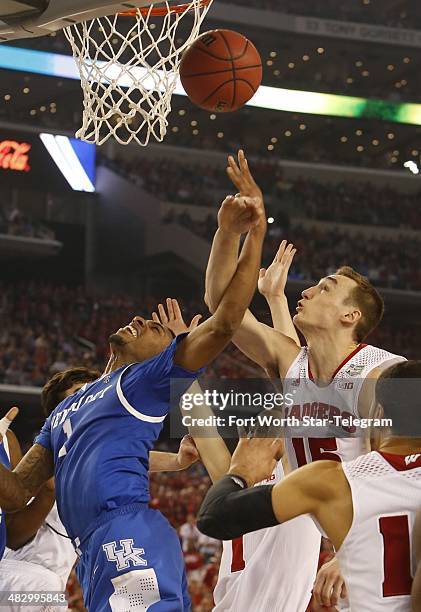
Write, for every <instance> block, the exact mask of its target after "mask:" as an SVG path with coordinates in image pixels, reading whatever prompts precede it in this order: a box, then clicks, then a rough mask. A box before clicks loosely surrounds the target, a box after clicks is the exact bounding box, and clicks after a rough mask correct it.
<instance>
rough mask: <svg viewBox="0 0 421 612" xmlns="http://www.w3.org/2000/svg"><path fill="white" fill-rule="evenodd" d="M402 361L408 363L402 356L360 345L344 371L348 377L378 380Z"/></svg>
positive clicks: (374, 347)
mask: <svg viewBox="0 0 421 612" xmlns="http://www.w3.org/2000/svg"><path fill="white" fill-rule="evenodd" d="M402 361H406V358H405V357H403V356H402V355H396V354H395V353H391V352H390V351H388V350H386V349H383V348H380V347H378V346H374V345H372V344H360V345H359V347H358V348H357V349H356V350H355V352H354V354H353V355H352V356H351V357H350V358H349V359H348V360H347V362H346V364H344V366H343V368H342V370H343V372H344V374H346V375H348V376H357V377H360V378H365V377H370V378H376V377H377V376H379V375H380V373H381V372H382V371H383V370H385V369H386V368H388V367H389V366H391V365H394V364H395V363H400V362H402Z"/></svg>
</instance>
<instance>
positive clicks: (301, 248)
mask: <svg viewBox="0 0 421 612" xmlns="http://www.w3.org/2000/svg"><path fill="white" fill-rule="evenodd" d="M170 212H171V211H170ZM163 221H164V222H167V223H168V222H172V221H173V222H174V221H175V222H176V223H179V224H181V225H183V226H184V227H186V228H188V229H189V230H191V231H192V232H194V233H195V234H197V235H198V236H201V237H202V238H204V239H205V240H207V241H210V240H211V239H212V236H213V234H214V232H215V230H216V227H217V224H216V219H215V217H214V216H212V215H208V216H207V217H206V219H204V220H203V221H197V220H193V219H192V217H191V215H190V214H189V213H188V211H186V210H183V211H182V212H181V213H180V214H176V213H173V214H170V213H169V214H167V216H166V217H164V219H163ZM284 238H286V239H288V240H290V241H291V242H293V243H294V245H295V246H296V247H297V249H298V255H297V257H296V258H295V260H294V262H293V264H292V266H291V271H290V278H291V279H293V280H302V281H308V282H309V283H310V282H312V281H314V280H316V279H319V278H322V277H323V276H325V275H326V274H332V273H333V272H334V271H335V270H336V269H337V268H338V267H339V266H340V265H345V264H346V265H350V266H352V267H354V268H355V269H356V270H358V271H359V272H360V273H361V274H364V275H365V276H368V277H369V278H370V279H371V281H372V282H374V283H375V284H376V285H377V286H379V287H385V288H391V289H401V290H404V291H421V269H420V266H419V261H420V258H421V234H420V236H416V237H412V238H409V237H407V236H401V235H396V236H393V238H390V239H387V238H385V237H378V236H377V235H376V234H374V233H373V234H372V235H367V234H364V233H362V232H361V233H357V234H353V235H350V234H349V233H348V232H346V231H344V230H343V229H340V228H338V227H333V228H332V227H323V226H322V225H317V226H316V225H314V226H308V225H305V226H304V225H300V224H299V223H293V226H292V227H291V229H289V230H286V229H285V227H282V226H280V225H278V224H273V225H272V226H270V228H269V231H268V236H267V239H266V242H265V246H264V251H263V263H264V265H269V264H270V262H271V260H272V259H273V256H274V253H275V252H276V250H277V248H278V246H279V243H280V241H281V240H282V239H284ZM402 245H404V248H402Z"/></svg>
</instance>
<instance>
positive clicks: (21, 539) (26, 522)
mask: <svg viewBox="0 0 421 612" xmlns="http://www.w3.org/2000/svg"><path fill="white" fill-rule="evenodd" d="M54 502H55V489H54V479H53V478H51V479H50V480H48V481H47V482H46V483H45V484H43V485H42V487H41V489H40V490H39V492H38V493H37V495H36V496H35V497H34V499H33V500H32V501H31V503H30V504H28V505H27V506H26V507H25V508H23V510H19V512H14V513H12V514H6V528H7V546H8V547H9V548H11V549H12V550H18V549H19V548H22V546H25V544H27V543H28V542H30V541H31V540H32V538H33V537H34V536H35V535H36V533H37V531H38V529H39V528H40V527H41V525H42V524H43V523H44V521H45V519H46V517H47V514H48V513H49V512H50V510H51V508H52V507H53V506H54Z"/></svg>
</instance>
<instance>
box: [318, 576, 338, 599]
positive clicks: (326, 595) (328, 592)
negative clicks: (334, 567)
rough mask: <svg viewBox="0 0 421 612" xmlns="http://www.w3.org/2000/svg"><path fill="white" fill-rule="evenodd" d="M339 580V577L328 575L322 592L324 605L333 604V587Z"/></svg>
mask: <svg viewBox="0 0 421 612" xmlns="http://www.w3.org/2000/svg"><path fill="white" fill-rule="evenodd" d="M337 580H339V578H338V577H337V576H336V577H330V576H329V577H327V578H326V580H325V583H324V585H323V589H322V593H321V598H322V604H323V605H324V606H332V605H333V603H332V592H333V589H334V587H335V584H336V581H337Z"/></svg>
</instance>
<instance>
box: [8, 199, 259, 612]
mask: <svg viewBox="0 0 421 612" xmlns="http://www.w3.org/2000/svg"><path fill="white" fill-rule="evenodd" d="M222 207H223V209H224V211H227V210H228V212H229V215H230V216H231V218H232V219H235V221H236V227H237V228H238V229H239V231H241V232H242V233H247V237H246V239H245V242H244V245H243V248H242V251H241V255H240V258H239V260H238V265H237V269H236V271H235V273H234V275H233V277H232V279H231V282H230V284H229V286H228V287H227V290H226V292H225V294H224V296H223V298H222V300H221V302H220V304H219V306H218V308H217V310H216V311H215V313H214V314H213V316H212V317H210V318H209V319H208V320H207V321H205V322H204V323H203V324H202V325H200V326H199V327H197V328H196V329H194V330H193V331H191V332H190V333H189V334H184V335H181V336H178V337H177V338H174V337H173V334H172V332H171V331H170V330H169V329H168V328H167V327H165V326H164V325H162V324H160V323H158V322H157V321H154V320H148V321H146V320H145V319H143V318H142V317H138V316H136V317H134V319H133V320H132V321H131V323H130V324H129V325H127V326H125V327H123V328H121V329H119V330H118V331H117V332H116V333H114V334H112V335H111V336H110V344H111V352H112V358H111V361H110V364H109V366H108V368H107V370H106V373H105V374H104V375H103V376H102V377H101V378H100V379H98V380H96V381H94V382H93V383H91V384H88V385H86V386H84V387H82V388H81V389H80V390H79V391H78V392H77V393H76V394H74V395H72V396H71V397H69V398H67V399H65V400H64V401H63V402H62V403H61V404H59V406H57V408H56V409H55V410H54V411H53V413H52V414H51V415H50V416H49V418H48V419H47V421H46V423H45V425H44V427H43V429H42V431H41V433H40V435H39V436H38V438H37V439H36V443H35V445H34V446H33V447H32V449H31V450H30V451H28V453H27V454H26V456H25V457H24V458H23V460H22V461H21V463H20V464H19V465H18V466H17V468H16V469H15V470H14V471H13V472H10V471H8V470H7V469H6V468H4V467H3V466H1V465H0V505H2V506H3V507H4V508H5V509H7V510H11V511H13V510H16V509H19V508H21V507H22V505H23V504H25V502H26V500H27V499H28V498H29V497H30V496H31V495H32V494H33V492H34V490H37V488H38V487H39V486H40V485H41V484H42V483H43V482H45V481H46V480H47V479H48V478H50V477H51V476H52V475H53V474H54V475H55V479H56V496H57V504H58V508H59V514H60V518H61V520H62V522H63V524H64V526H65V527H66V530H67V532H68V533H69V535H70V536H71V538H72V540H73V542H74V545H75V548H76V550H77V552H78V554H79V555H80V560H79V564H78V576H79V579H80V581H81V584H82V588H83V591H84V598H85V603H86V606H87V608H88V609H89V610H91V611H95V612H102V611H105V610H107V611H109V610H112V611H117V610H119V611H120V610H146V609H147V610H151V611H152V612H179V611H187V610H190V600H189V596H188V593H187V588H186V576H185V570H184V563H183V557H182V553H181V548H180V544H179V540H178V537H177V534H176V532H175V531H174V530H173V529H172V528H171V527H170V525H169V523H168V522H167V521H166V519H164V517H163V516H162V515H161V513H160V512H158V511H156V510H152V509H151V508H149V506H148V502H149V491H148V484H149V483H148V468H149V452H150V450H151V448H152V447H153V445H154V442H155V441H156V439H157V437H158V435H159V433H160V431H161V429H162V423H163V421H164V419H165V417H166V415H167V413H168V411H169V410H170V404H171V401H170V386H171V380H172V379H182V380H183V382H182V383H181V384H179V385H178V386H177V390H176V392H175V393H174V394H173V398H172V399H173V401H174V403H177V404H178V400H179V396H180V394H181V393H182V392H183V391H184V390H186V388H187V387H188V386H189V385H190V384H191V382H192V380H194V379H195V378H197V376H198V375H199V374H200V373H201V371H202V368H203V367H205V366H206V365H207V364H209V363H210V362H212V361H213V359H215V357H216V356H217V355H218V354H219V353H220V352H221V351H222V350H223V349H224V348H225V346H226V345H227V344H228V343H229V342H230V340H231V338H232V336H233V334H234V333H235V331H236V330H237V329H238V328H239V326H240V324H241V321H242V319H243V316H244V313H245V311H246V309H247V307H248V305H249V304H250V301H251V298H252V296H253V293H254V291H255V287H256V284H257V278H258V272H259V267H260V259H261V250H262V243H263V239H264V235H265V231H266V218H265V211H264V207H263V201H262V199H260V198H241V197H231V196H230V197H228V198H226V200H225V201H224V202H223V204H222ZM221 218H225V215H224V216H223V217H221Z"/></svg>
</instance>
